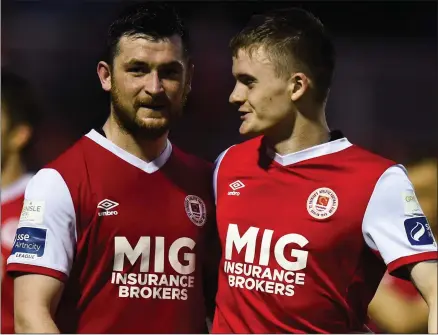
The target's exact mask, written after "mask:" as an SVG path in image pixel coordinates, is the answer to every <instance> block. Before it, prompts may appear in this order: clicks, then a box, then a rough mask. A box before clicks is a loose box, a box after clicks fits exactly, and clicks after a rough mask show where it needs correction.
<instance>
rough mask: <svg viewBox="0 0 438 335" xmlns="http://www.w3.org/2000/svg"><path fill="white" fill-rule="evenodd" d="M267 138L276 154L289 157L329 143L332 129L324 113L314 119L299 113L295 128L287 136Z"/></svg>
mask: <svg viewBox="0 0 438 335" xmlns="http://www.w3.org/2000/svg"><path fill="white" fill-rule="evenodd" d="M279 133H281V132H279ZM266 137H267V142H268V145H270V146H271V147H272V148H273V149H274V150H275V152H277V153H278V154H280V155H287V154H290V153H294V152H298V151H301V150H304V149H307V148H310V147H313V146H316V145H319V144H322V143H326V142H328V141H329V139H330V129H329V127H328V125H327V121H326V119H325V113H324V111H321V112H319V113H318V117H316V118H313V119H309V118H305V117H304V116H303V115H302V114H301V113H297V116H296V118H295V120H294V122H293V127H292V129H289V130H288V131H287V132H286V135H283V136H269V135H268V136H266Z"/></svg>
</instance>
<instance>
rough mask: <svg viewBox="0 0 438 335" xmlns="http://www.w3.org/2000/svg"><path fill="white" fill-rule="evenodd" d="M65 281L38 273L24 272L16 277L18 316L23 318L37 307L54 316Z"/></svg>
mask: <svg viewBox="0 0 438 335" xmlns="http://www.w3.org/2000/svg"><path fill="white" fill-rule="evenodd" d="M63 289H64V283H63V282H61V281H60V280H58V279H56V278H53V277H48V276H44V275H38V274H24V275H21V276H17V277H16V278H15V279H14V306H15V311H16V317H18V318H22V316H23V315H26V314H27V313H33V312H35V311H36V309H38V310H40V311H47V312H50V314H51V315H52V316H53V315H54V313H55V310H56V307H57V305H58V302H59V299H60V298H61V294H62V291H63Z"/></svg>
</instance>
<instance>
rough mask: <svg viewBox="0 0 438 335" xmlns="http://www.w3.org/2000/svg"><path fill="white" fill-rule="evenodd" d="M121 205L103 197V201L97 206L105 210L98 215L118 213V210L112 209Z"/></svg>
mask: <svg viewBox="0 0 438 335" xmlns="http://www.w3.org/2000/svg"><path fill="white" fill-rule="evenodd" d="M118 205H119V203H118V202H115V201H112V200H108V199H103V200H102V201H101V202H99V203H98V204H97V208H100V209H103V210H104V211H101V212H99V213H98V214H97V215H99V216H110V215H117V214H119V212H117V211H111V209H113V208H115V207H117V206H118Z"/></svg>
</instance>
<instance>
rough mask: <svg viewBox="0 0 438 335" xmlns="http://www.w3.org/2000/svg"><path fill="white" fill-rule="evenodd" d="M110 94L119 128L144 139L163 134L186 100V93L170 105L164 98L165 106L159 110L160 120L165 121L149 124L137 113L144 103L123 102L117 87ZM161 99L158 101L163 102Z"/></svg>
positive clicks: (176, 117)
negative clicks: (130, 103)
mask: <svg viewBox="0 0 438 335" xmlns="http://www.w3.org/2000/svg"><path fill="white" fill-rule="evenodd" d="M113 87H114V86H113ZM110 94H111V102H112V106H113V111H114V116H115V120H116V122H117V124H118V126H119V127H120V129H121V130H122V131H124V132H126V133H129V134H131V135H132V136H134V137H136V138H141V139H144V140H156V139H158V138H160V137H162V136H163V135H165V134H166V133H167V132H168V131H169V130H170V128H171V127H172V125H173V124H174V123H175V122H176V121H177V120H178V119H179V118H180V117H181V115H182V110H183V107H184V105H185V102H186V100H187V95H184V96H183V98H182V102H181V103H180V104H175V105H172V103H169V100H166V101H165V103H164V105H165V106H166V107H165V109H163V110H162V111H161V113H162V118H161V120H163V119H164V120H165V122H160V123H159V124H157V123H153V124H151V123H147V122H145V121H143V120H142V119H141V117H140V116H139V115H138V112H139V109H140V108H141V107H142V106H143V105H145V104H144V103H143V102H141V101H136V102H135V103H134V104H132V105H126V104H123V103H122V99H121V98H120V93H119V91H118V90H117V88H114V89H112V90H111V93H110ZM163 100H164V99H161V101H160V102H163ZM164 115H165V116H164Z"/></svg>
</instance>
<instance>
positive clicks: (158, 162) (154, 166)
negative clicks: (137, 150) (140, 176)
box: [85, 129, 172, 173]
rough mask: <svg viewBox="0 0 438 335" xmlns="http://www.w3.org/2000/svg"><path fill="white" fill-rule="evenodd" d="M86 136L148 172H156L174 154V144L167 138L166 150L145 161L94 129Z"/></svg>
mask: <svg viewBox="0 0 438 335" xmlns="http://www.w3.org/2000/svg"><path fill="white" fill-rule="evenodd" d="M85 136H86V137H88V138H89V139H91V140H92V141H94V142H96V143H97V144H99V145H100V146H102V147H103V148H105V149H106V150H108V151H110V152H112V153H113V154H114V155H116V156H117V157H119V158H120V159H123V160H124V161H125V162H127V163H129V164H131V165H134V166H135V167H137V168H139V169H140V170H143V171H144V172H146V173H154V172H156V171H158V170H159V169H160V168H161V167H162V166H163V165H164V164H165V163H166V162H167V161H168V159H169V157H170V155H171V154H172V144H171V143H170V141H169V140H167V144H166V148H165V149H164V151H163V152H162V153H161V154H160V155H159V156H158V157H157V158H155V159H154V160H153V161H151V162H145V161H144V160H142V159H140V158H138V157H137V156H134V155H133V154H131V153H129V152H127V151H126V150H123V149H122V148H120V147H118V146H117V145H116V144H114V143H113V142H111V141H110V140H109V139H107V138H106V137H105V136H102V135H101V134H99V133H98V132H97V131H96V130H94V129H92V130H90V132H89V133H88V134H86V135H85Z"/></svg>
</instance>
